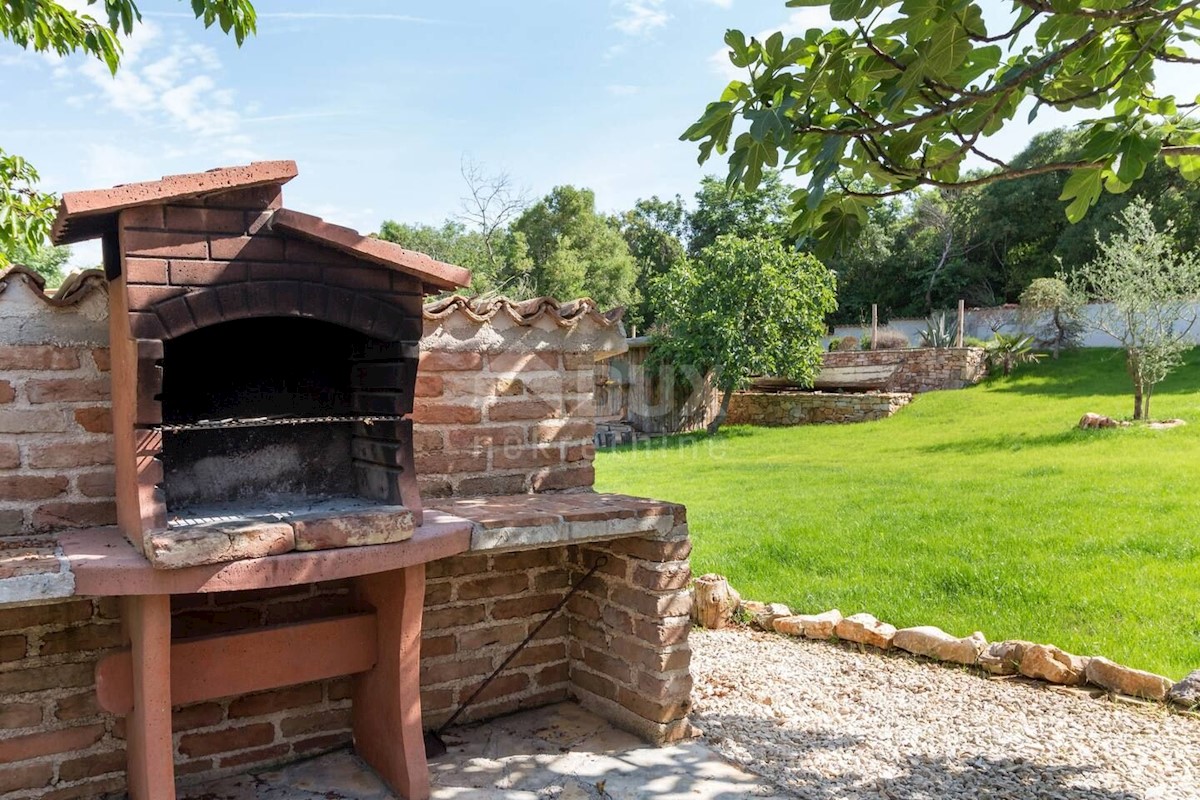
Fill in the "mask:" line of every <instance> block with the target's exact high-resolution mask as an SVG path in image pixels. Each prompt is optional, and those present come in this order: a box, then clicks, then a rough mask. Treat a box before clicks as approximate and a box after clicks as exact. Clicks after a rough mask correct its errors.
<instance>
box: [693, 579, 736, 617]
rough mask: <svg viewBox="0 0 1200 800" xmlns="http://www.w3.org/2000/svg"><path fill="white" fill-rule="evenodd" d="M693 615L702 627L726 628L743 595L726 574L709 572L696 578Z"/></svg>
mask: <svg viewBox="0 0 1200 800" xmlns="http://www.w3.org/2000/svg"><path fill="white" fill-rule="evenodd" d="M692 591H693V592H694V593H695V597H694V602H693V604H692V616H693V617H695V619H696V623H697V624H699V625H700V627H702V628H713V629H715V628H724V627H725V626H726V625H728V624H729V621H730V620H731V619H733V612H735V611H737V609H738V606H739V605H741V604H742V598H741V595H739V594H738V593H737V591H736V590H735V589H734V588H733V587H732V586H730V585H729V581H727V580H725V576H724V575H716V574H713V573H709V574H707V575H701V576H700V577H698V578H696V583H695V586H694V587H693V589H692Z"/></svg>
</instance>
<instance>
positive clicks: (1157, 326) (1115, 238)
mask: <svg viewBox="0 0 1200 800" xmlns="http://www.w3.org/2000/svg"><path fill="white" fill-rule="evenodd" d="M1150 212H1151V206H1150V204H1149V203H1147V202H1146V201H1144V200H1142V199H1140V198H1138V199H1135V200H1134V201H1133V202H1131V203H1130V204H1129V205H1128V206H1127V207H1126V208H1125V210H1124V211H1122V212H1121V215H1120V219H1119V226H1118V230H1117V232H1116V233H1114V234H1113V235H1112V236H1111V237H1109V239H1108V240H1107V241H1102V240H1100V238H1099V237H1097V241H1096V244H1097V247H1098V249H1099V255H1098V256H1097V257H1096V259H1095V260H1094V261H1092V262H1091V263H1089V264H1087V265H1085V266H1083V267H1080V268H1079V269H1077V270H1076V271H1075V273H1074V275H1073V276H1072V280H1071V286H1072V288H1073V289H1074V290H1076V291H1078V292H1080V293H1086V294H1087V295H1089V296H1091V297H1093V298H1094V299H1095V300H1096V301H1098V302H1100V303H1103V304H1104V305H1101V306H1100V307H1099V309H1098V310H1097V312H1096V313H1095V315H1094V316H1093V318H1092V319H1091V323H1090V324H1091V326H1092V327H1093V328H1095V329H1096V330H1098V331H1101V332H1103V333H1106V334H1108V335H1109V336H1111V337H1113V338H1114V339H1116V340H1117V341H1118V342H1120V343H1121V347H1123V348H1124V350H1125V367H1126V369H1127V370H1128V372H1129V377H1130V379H1132V381H1133V418H1134V419H1147V418H1149V416H1150V397H1151V395H1152V394H1153V392H1154V387H1155V386H1156V385H1157V384H1158V383H1160V382H1161V381H1162V380H1163V379H1164V378H1166V377H1167V375H1169V374H1170V373H1171V371H1172V370H1173V369H1175V367H1177V366H1179V364H1180V362H1181V361H1182V360H1183V353H1184V352H1185V351H1186V350H1188V349H1189V348H1190V347H1191V346H1192V342H1191V341H1190V339H1189V333H1190V332H1191V330H1192V327H1193V326H1194V325H1195V324H1196V308H1195V306H1194V305H1193V301H1194V300H1195V299H1196V297H1197V294H1200V261H1197V259H1196V258H1195V256H1194V255H1193V254H1192V253H1181V252H1179V251H1178V250H1177V249H1176V248H1175V240H1174V236H1173V230H1174V226H1173V225H1172V224H1171V223H1168V224H1167V225H1166V229H1165V230H1163V231H1160V230H1158V229H1157V228H1155V226H1154V221H1153V220H1152V219H1151V217H1150Z"/></svg>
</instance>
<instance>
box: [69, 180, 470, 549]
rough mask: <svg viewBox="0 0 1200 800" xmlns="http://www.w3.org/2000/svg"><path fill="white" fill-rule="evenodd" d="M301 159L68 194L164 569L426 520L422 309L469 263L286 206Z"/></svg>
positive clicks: (383, 534) (122, 480)
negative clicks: (96, 253) (98, 272)
mask: <svg viewBox="0 0 1200 800" xmlns="http://www.w3.org/2000/svg"><path fill="white" fill-rule="evenodd" d="M295 176H296V165H295V163H294V162H292V161H265V162H258V163H253V164H249V165H247V166H239V167H225V168H221V169H215V170H211V171H209V172H200V173H194V174H189V175H172V176H169V177H165V178H163V179H161V180H157V181H150V182H147V183H134V184H127V185H123V186H116V187H113V188H111V189H99V190H92V191H83V192H70V193H67V194H66V195H64V196H63V198H62V202H61V204H60V207H59V213H58V217H57V219H56V220H55V224H54V228H53V231H52V235H53V239H54V241H55V242H56V243H57V244H67V243H70V242H77V241H81V240H84V239H91V238H96V237H100V238H101V239H102V241H103V252H104V270H105V276H106V278H107V279H108V282H109V312H110V313H109V338H110V343H111V349H112V361H113V369H112V374H113V424H114V428H113V437H114V444H115V463H116V472H117V491H116V495H117V521H118V525H119V527H120V528H121V530H122V531H123V532H124V533H125V535H126V537H127V538H128V539H129V540H130V542H131V543H132V544H133V545H134V547H135V548H136V549H137V550H138V551H139V552H141V553H142V554H143V555H144V556H145V557H146V558H147V559H148V560H149V561H150V562H151V564H153V565H154V566H155V567H159V568H181V567H189V566H196V565H198V564H204V563H219V562H223V561H232V560H238V559H243V558H253V557H261V556H270V555H279V554H282V553H285V552H289V551H291V550H314V549H327V548H333V547H346V546H351V545H358V544H379V543H386V542H391V541H400V540H403V539H404V538H407V537H408V536H412V535H413V531H414V529H415V527H416V526H419V525H420V524H421V520H422V505H421V498H420V494H419V491H418V487H417V482H416V474H415V471H414V466H413V436H412V419H411V416H410V415H411V413H412V411H413V397H414V393H415V383H416V370H417V360H418V348H419V344H420V339H421V331H422V310H421V308H422V302H423V298H424V297H425V295H427V294H432V293H435V292H440V291H444V290H447V289H454V288H458V287H462V286H466V285H467V284H468V283H469V282H470V278H471V276H470V273H469V272H468V271H467V270H465V269H462V268H461V267H457V266H454V265H452V264H445V263H442V262H440V261H436V260H434V259H432V258H430V257H428V256H426V255H424V254H422V253H416V252H413V251H411V250H406V249H405V248H403V247H399V246H398V245H395V244H392V243H390V242H385V241H382V240H380V239H376V238H372V237H368V236H363V235H361V234H360V233H358V232H357V231H354V230H351V229H350V228H344V227H341V226H338V225H333V224H331V223H328V222H325V221H324V220H322V219H320V218H319V217H315V216H312V215H309V214H303V213H300V212H298V211H293V210H290V209H287V208H284V207H283V192H282V186H283V184H285V183H287V182H288V181H290V180H291V179H292V178H294V177H295Z"/></svg>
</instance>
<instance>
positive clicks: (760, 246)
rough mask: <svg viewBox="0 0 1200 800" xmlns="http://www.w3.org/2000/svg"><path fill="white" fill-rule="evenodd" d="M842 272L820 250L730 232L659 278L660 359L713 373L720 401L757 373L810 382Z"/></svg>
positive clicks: (656, 345)
mask: <svg viewBox="0 0 1200 800" xmlns="http://www.w3.org/2000/svg"><path fill="white" fill-rule="evenodd" d="M835 284H836V279H835V277H834V275H833V273H832V272H830V271H829V270H828V269H826V268H825V266H823V265H822V264H821V263H820V262H819V261H817V259H816V258H814V257H813V256H812V255H810V254H807V253H800V252H796V251H795V250H791V249H789V248H787V247H785V246H784V245H782V244H781V243H779V242H778V241H775V240H773V239H768V238H766V237H763V236H755V237H753V238H750V239H744V238H740V237H738V236H734V235H730V234H727V235H725V236H721V237H719V238H718V239H717V240H716V241H715V242H713V243H712V244H711V245H709V246H708V247H706V248H705V249H704V250H703V251H701V253H700V255H699V257H698V258H697V259H696V260H695V261H688V260H681V261H677V262H675V264H674V265H673V266H672V268H671V269H670V270H669V271H668V272H667V273H666V274H665V275H663V276H662V277H660V278H659V279H658V280H656V281H655V282H654V284H653V293H654V298H655V302H656V304H657V308H658V317H659V320H660V323H661V327H660V331H659V332H656V333H655V334H654V341H653V345H652V347H653V351H652V352H653V358H654V361H655V362H656V363H659V364H671V365H674V366H676V367H679V368H683V367H694V368H696V369H697V370H699V371H700V372H701V374H706V373H712V374H713V377H714V380H715V385H716V386H717V388H718V389H719V390H720V391H721V407H720V411H719V412H718V413H717V415H716V417H715V418H714V419H713V421H712V422H711V423H709V426H708V432H709V433H715V432H716V431H717V430H718V429H719V428H720V426H721V423H723V422H724V421H725V417H726V415H727V414H728V412H729V401H730V398H731V397H732V396H733V392H734V390H735V389H737V388H739V387H741V386H742V385H744V384H745V382H746V380H747V379H748V378H750V377H751V376H753V375H772V376H777V377H783V378H790V379H792V380H795V381H798V382H801V383H811V382H812V380H813V378H814V377H815V376H816V374H817V371H818V370H819V369H820V364H821V336H822V335H824V333H825V317H826V315H827V314H829V313H830V312H832V311H833V310H834V309H835V308H836V307H837V299H836V288H835Z"/></svg>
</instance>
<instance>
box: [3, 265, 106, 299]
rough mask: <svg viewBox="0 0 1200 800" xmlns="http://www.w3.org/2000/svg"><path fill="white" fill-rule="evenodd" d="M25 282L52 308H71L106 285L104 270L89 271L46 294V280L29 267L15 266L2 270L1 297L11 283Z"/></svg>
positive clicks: (77, 273)
mask: <svg viewBox="0 0 1200 800" xmlns="http://www.w3.org/2000/svg"><path fill="white" fill-rule="evenodd" d="M14 280H19V281H24V282H25V285H26V286H27V287H29V288H30V289H31V290H33V293H34V295H35V296H36V297H38V298H39V299H41V300H43V301H45V302H46V303H49V304H50V305H52V306H59V307H61V306H71V305H75V304H76V303H78V302H79V301H80V300H83V299H84V298H85V297H87V296H88V295H90V294H91V293H92V292H93V291H95V290H99V289H102V288H103V287H104V284H105V280H104V270H100V269H89V270H84V271H83V272H76V273H72V274H71V275H68V276H67V279H66V280H65V281H63V283H62V285H61V286H59V287H58V289H56V290H55V291H54V293H53V294H47V293H46V279H45V278H43V277H42V276H41V275H39V274H38V273H36V272H34V271H33V270H31V269H30V268H29V267H26V266H23V265H21V264H14V265H12V266H10V267H8V268H7V269H4V270H0V295H3V294H4V290H5V289H7V288H8V285H9V283H10V282H11V281H14Z"/></svg>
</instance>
